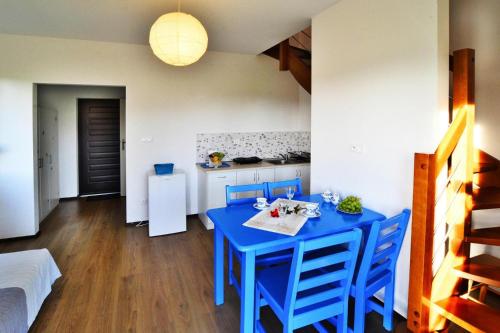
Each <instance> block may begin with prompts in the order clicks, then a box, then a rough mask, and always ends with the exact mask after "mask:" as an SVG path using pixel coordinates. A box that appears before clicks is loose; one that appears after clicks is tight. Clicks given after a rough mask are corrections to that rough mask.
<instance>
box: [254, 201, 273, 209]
mask: <svg viewBox="0 0 500 333" xmlns="http://www.w3.org/2000/svg"><path fill="white" fill-rule="evenodd" d="M269 207H271V205H270V204H269V203H266V205H265V206H259V205H257V203H254V204H253V208H255V209H258V210H264V209H268V208H269Z"/></svg>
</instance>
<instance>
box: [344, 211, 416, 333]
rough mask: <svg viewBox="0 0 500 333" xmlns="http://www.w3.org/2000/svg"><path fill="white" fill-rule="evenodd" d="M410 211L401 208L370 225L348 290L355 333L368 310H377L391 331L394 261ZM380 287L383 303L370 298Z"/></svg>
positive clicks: (361, 324) (361, 328) (361, 325)
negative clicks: (386, 217) (394, 213)
mask: <svg viewBox="0 0 500 333" xmlns="http://www.w3.org/2000/svg"><path fill="white" fill-rule="evenodd" d="M410 213H411V211H410V210H409V209H404V210H403V211H402V213H401V214H398V215H396V216H394V217H391V218H389V219H386V220H384V221H377V222H374V223H373V225H372V227H371V230H370V234H369V236H368V240H367V242H366V247H365V249H364V254H363V259H362V260H361V264H360V265H359V268H358V269H357V275H356V276H355V282H354V283H353V284H352V286H351V290H350V294H351V296H353V297H354V298H355V303H356V304H355V310H354V332H355V333H358V332H359V333H363V332H364V329H365V315H366V313H368V312H371V311H376V312H378V313H379V314H381V315H382V316H384V322H383V324H384V328H385V329H386V330H389V331H391V330H392V328H393V323H392V311H393V307H394V283H395V275H396V261H397V259H398V256H399V252H400V250H401V245H402V243H403V238H404V236H405V232H406V228H407V226H408V221H409V219H410ZM382 288H385V296H384V305H383V306H381V305H379V304H378V303H375V302H374V301H373V300H371V299H370V298H371V297H373V295H374V294H375V293H376V292H377V291H379V290H380V289H382Z"/></svg>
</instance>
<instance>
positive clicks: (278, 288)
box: [257, 264, 342, 319]
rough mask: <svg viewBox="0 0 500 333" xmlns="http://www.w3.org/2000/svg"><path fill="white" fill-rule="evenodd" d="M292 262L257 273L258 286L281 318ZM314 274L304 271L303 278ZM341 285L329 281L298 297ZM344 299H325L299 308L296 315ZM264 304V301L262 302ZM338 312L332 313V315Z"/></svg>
mask: <svg viewBox="0 0 500 333" xmlns="http://www.w3.org/2000/svg"><path fill="white" fill-rule="evenodd" d="M290 268H291V267H290V264H286V265H280V266H275V267H271V268H267V269H265V270H263V271H261V272H258V273H257V281H258V286H259V288H260V291H261V293H262V294H263V296H264V299H266V300H270V302H269V305H270V306H271V307H272V308H273V310H274V313H275V314H276V315H277V316H278V318H280V319H284V318H283V311H284V310H283V309H284V307H285V298H286V293H287V289H288V288H287V287H288V278H289V276H290ZM310 277H312V274H308V273H307V272H306V273H303V274H302V278H310ZM338 287H340V286H339V284H338V283H328V284H324V285H321V286H318V287H315V288H311V289H308V290H305V291H302V292H299V293H298V297H299V298H300V297H305V296H310V295H314V294H316V293H320V292H324V291H327V290H332V289H335V288H338ZM341 301H342V299H341V298H339V297H333V298H329V299H327V300H325V301H322V302H319V303H315V304H314V306H313V305H309V306H305V307H303V308H300V309H297V310H296V311H295V315H300V314H302V313H306V312H309V311H310V310H312V309H314V308H317V307H324V306H329V305H334V304H336V303H339V302H341ZM261 305H262V303H261ZM337 314H338V313H332V316H335V315H337Z"/></svg>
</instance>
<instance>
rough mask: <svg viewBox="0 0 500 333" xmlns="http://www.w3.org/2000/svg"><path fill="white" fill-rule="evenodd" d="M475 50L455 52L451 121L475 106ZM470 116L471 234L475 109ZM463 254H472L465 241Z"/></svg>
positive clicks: (466, 226)
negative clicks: (465, 107)
mask: <svg viewBox="0 0 500 333" xmlns="http://www.w3.org/2000/svg"><path fill="white" fill-rule="evenodd" d="M474 63H475V51H474V50H473V49H461V50H457V51H454V52H453V107H452V110H453V111H452V114H450V121H451V120H452V119H454V117H455V115H456V113H457V112H458V110H460V108H462V107H464V106H467V107H469V108H474V104H475V94H474V84H475V68H474ZM468 117H472V118H471V119H469V121H468V122H467V123H468V124H471V125H470V126H471V128H468V129H467V145H468V148H467V149H468V154H467V155H468V159H470V160H468V161H467V163H468V165H467V175H468V178H469V175H470V178H471V179H467V184H466V185H467V189H466V193H467V196H468V198H467V206H468V212H467V218H466V220H465V223H464V234H465V235H469V234H470V231H471V217H472V213H471V211H472V181H473V179H472V177H473V170H472V168H473V162H474V161H473V160H472V159H473V154H474V151H473V149H474V142H473V137H472V136H473V126H474V110H473V109H472V110H471V111H470V112H469V115H468ZM462 254H463V255H464V256H465V258H469V256H470V244H468V243H464V245H463V249H462Z"/></svg>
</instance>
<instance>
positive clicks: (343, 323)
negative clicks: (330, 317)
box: [335, 312, 347, 333]
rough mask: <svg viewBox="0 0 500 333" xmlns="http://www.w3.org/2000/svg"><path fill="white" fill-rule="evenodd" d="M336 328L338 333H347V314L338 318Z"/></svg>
mask: <svg viewBox="0 0 500 333" xmlns="http://www.w3.org/2000/svg"><path fill="white" fill-rule="evenodd" d="M335 326H336V329H337V333H347V312H344V313H342V314H339V315H338V316H337V323H336V325H335Z"/></svg>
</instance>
